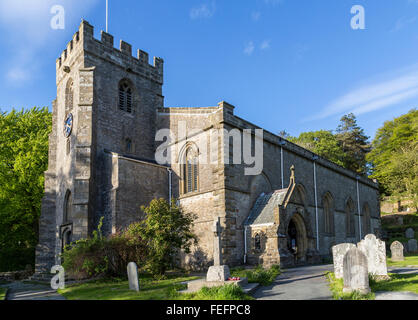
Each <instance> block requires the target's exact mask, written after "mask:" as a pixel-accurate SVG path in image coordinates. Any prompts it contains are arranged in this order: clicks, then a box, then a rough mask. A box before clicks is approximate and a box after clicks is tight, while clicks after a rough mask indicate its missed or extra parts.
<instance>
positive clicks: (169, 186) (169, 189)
mask: <svg viewBox="0 0 418 320" xmlns="http://www.w3.org/2000/svg"><path fill="white" fill-rule="evenodd" d="M167 171H168V199H169V203H170V206H171V197H172V196H171V176H172V173H173V172H172V171H171V169H170V168H167Z"/></svg>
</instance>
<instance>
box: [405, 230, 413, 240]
mask: <svg viewBox="0 0 418 320" xmlns="http://www.w3.org/2000/svg"><path fill="white" fill-rule="evenodd" d="M405 237H407V238H408V239H414V237H415V232H414V229H412V228H408V229H406V231H405Z"/></svg>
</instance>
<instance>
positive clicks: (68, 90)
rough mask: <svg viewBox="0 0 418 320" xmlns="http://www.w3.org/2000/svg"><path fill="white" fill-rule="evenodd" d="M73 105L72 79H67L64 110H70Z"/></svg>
mask: <svg viewBox="0 0 418 320" xmlns="http://www.w3.org/2000/svg"><path fill="white" fill-rule="evenodd" d="M73 107H74V81H73V80H72V79H70V80H68V82H67V87H66V88H65V111H66V112H70V111H71V110H73Z"/></svg>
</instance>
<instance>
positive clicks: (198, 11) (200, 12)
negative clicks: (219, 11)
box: [190, 1, 216, 20]
mask: <svg viewBox="0 0 418 320" xmlns="http://www.w3.org/2000/svg"><path fill="white" fill-rule="evenodd" d="M215 11H216V5H215V2H214V1H212V3H211V4H210V5H208V4H201V5H200V6H197V7H194V8H192V9H191V10H190V18H191V19H193V20H195V19H200V18H211V17H212V16H213V15H214V14H215Z"/></svg>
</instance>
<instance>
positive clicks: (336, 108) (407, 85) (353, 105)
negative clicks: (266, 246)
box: [306, 66, 418, 120]
mask: <svg viewBox="0 0 418 320" xmlns="http://www.w3.org/2000/svg"><path fill="white" fill-rule="evenodd" d="M407 70H408V71H405V70H404V71H402V74H399V72H396V73H395V75H393V76H392V77H391V78H390V79H384V80H381V81H379V82H374V83H370V84H367V85H364V86H362V87H359V88H357V89H354V90H351V91H349V92H348V93H346V94H344V95H343V96H341V97H339V98H337V99H335V100H334V101H333V102H331V103H330V104H329V105H328V106H327V107H326V108H324V109H323V110H322V111H321V112H320V113H319V114H317V115H315V116H313V117H311V118H309V119H306V120H317V119H324V118H327V117H330V116H334V115H342V114H344V113H349V112H353V113H354V114H356V115H361V114H365V113H368V112H372V111H377V110H380V109H383V108H387V107H391V106H395V105H396V104H399V103H401V102H405V101H408V100H409V99H411V98H414V97H417V96H418V68H417V66H413V67H410V68H408V69H407Z"/></svg>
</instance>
